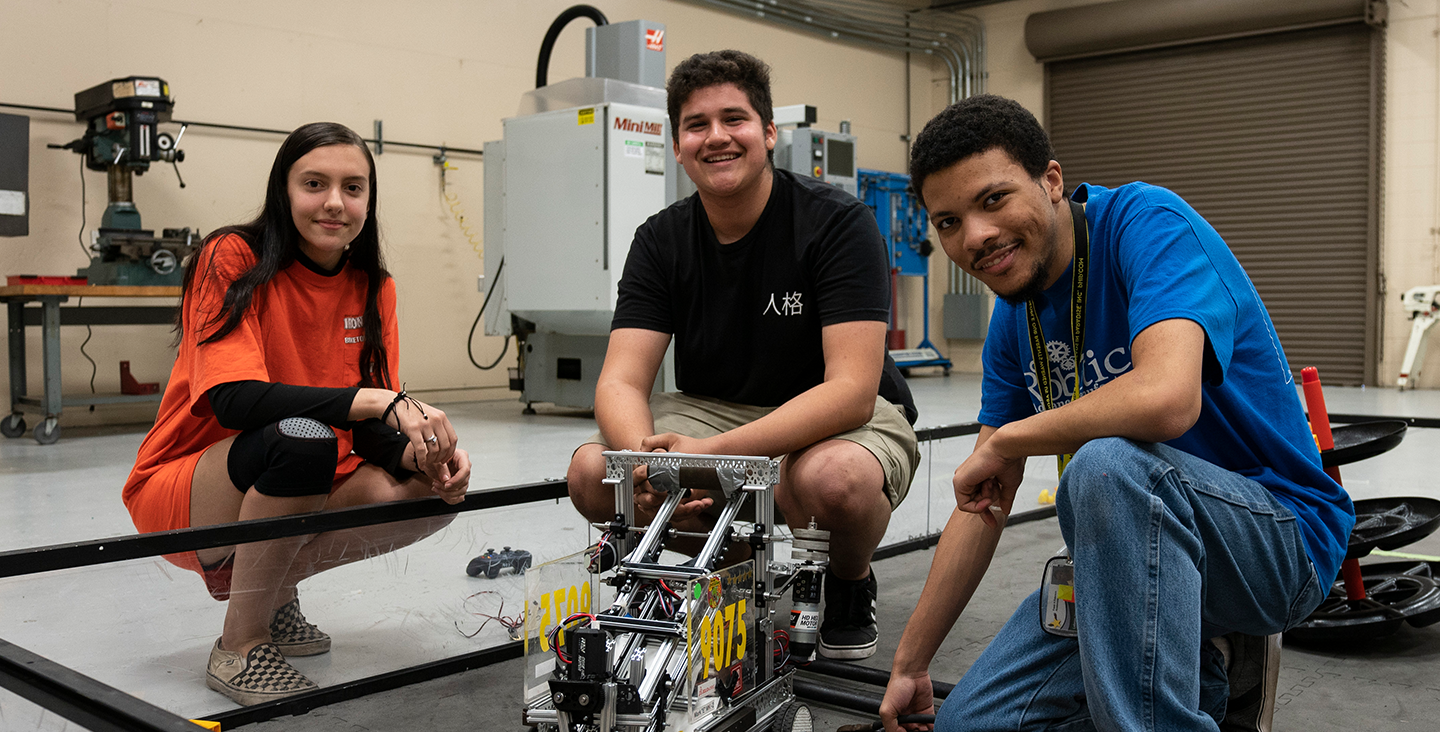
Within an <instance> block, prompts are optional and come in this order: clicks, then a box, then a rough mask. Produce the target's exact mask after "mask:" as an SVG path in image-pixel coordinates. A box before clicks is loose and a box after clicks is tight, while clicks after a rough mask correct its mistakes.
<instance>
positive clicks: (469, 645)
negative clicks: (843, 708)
mask: <svg viewBox="0 0 1440 732" xmlns="http://www.w3.org/2000/svg"><path fill="white" fill-rule="evenodd" d="M911 385H912V388H913V389H914V391H915V394H916V399H917V402H918V403H919V405H920V408H921V417H920V422H919V426H922V427H923V426H937V425H942V424H953V423H959V422H965V421H969V420H972V419H974V415H975V414H976V412H977V411H978V407H979V389H978V387H979V380H978V377H974V376H966V375H959V374H956V375H954V376H951V377H948V378H946V377H939V376H917V377H915V378H913V379H912V380H911ZM1327 400H1328V402H1329V408H1330V411H1332V412H1335V413H1342V412H1343V413H1368V414H1390V415H1407V416H1425V417H1435V416H1440V392H1406V393H1403V394H1402V393H1398V392H1396V391H1394V390H1391V389H1383V390H1382V389H1366V390H1362V389H1329V390H1327ZM446 410H447V412H448V413H449V414H450V415H451V416H452V418H454V420H455V422H456V425H457V431H458V433H459V434H460V437H461V443H462V445H463V446H464V447H466V448H467V449H468V450H470V451H471V453H472V456H473V457H474V459H475V462H476V464H477V466H480V467H479V469H478V470H477V474H476V477H475V480H474V482H473V484H472V487H473V488H488V487H496V486H504V485H513V484H518V483H524V482H531V481H536V480H542V479H547V478H555V477H559V476H562V475H563V474H564V471H565V466H566V464H567V462H568V458H569V455H570V452H571V450H573V448H574V447H575V446H576V445H577V444H578V443H579V442H580V441H581V440H583V439H584V438H585V437H586V436H588V435H589V434H590V433H591V432H592V431H593V430H594V422H593V420H592V419H591V418H590V416H589V415H588V414H584V413H576V412H569V411H564V410H555V409H550V410H544V409H542V412H541V414H539V415H533V416H526V415H523V414H521V413H520V405H519V404H516V403H514V402H482V403H467V404H454V405H446ZM143 436H144V427H143V426H140V427H135V428H104V429H88V430H87V429H73V430H68V431H67V432H66V433H65V435H64V437H63V438H62V440H61V441H60V442H59V443H58V444H56V445H53V446H40V445H37V444H35V443H34V442H33V441H31V440H29V439H19V440H0V494H3V495H4V496H5V499H4V500H3V501H0V551H6V550H12V549H22V548H28V547H35V546H43V545H49V544H56V543H63V542H67V541H81V540H88V539H93V538H98V537H107V536H120V535H127V534H131V533H133V531H134V529H133V526H132V525H131V524H130V521H129V517H128V515H127V514H126V512H125V510H124V508H123V506H122V505H121V504H120V501H119V487H120V486H121V485H122V484H123V482H124V479H125V476H126V475H127V474H128V472H129V468H130V464H131V462H132V461H133V459H134V454H135V450H136V448H137V447H138V445H139V443H140V441H141V439H143ZM973 441H974V440H973V438H955V439H950V440H943V441H937V442H934V443H929V444H926V445H923V446H922V455H923V456H924V458H925V460H924V462H923V464H922V465H921V466H920V469H919V471H918V473H917V475H916V479H915V481H914V483H913V484H912V487H911V490H910V496H909V498H907V500H906V501H905V503H904V504H902V506H901V507H900V509H899V510H898V511H897V512H896V514H895V515H894V516H893V517H892V521H891V525H890V529H889V531H888V533H887V535H886V538H885V542H884V543H886V544H889V543H894V542H898V541H902V540H904V539H907V538H912V537H916V536H923V535H926V534H929V533H932V532H934V531H938V530H939V528H940V527H941V526H942V525H943V523H944V521H945V518H946V517H947V516H948V514H949V511H950V510H951V508H953V505H954V503H953V497H952V495H951V492H950V485H949V477H950V473H951V471H953V469H954V467H955V465H957V464H958V463H959V462H960V461H961V460H963V458H964V456H965V455H967V454H968V453H969V451H970V449H971V446H972V445H973ZM1437 448H1440V430H1423V429H1414V430H1411V431H1410V433H1409V435H1408V436H1407V439H1406V440H1405V442H1404V443H1403V444H1402V445H1401V446H1400V447H1399V448H1397V449H1395V450H1393V451H1392V452H1390V453H1387V454H1386V455H1384V456H1382V457H1379V458H1375V459H1373V460H1370V461H1366V462H1363V463H1359V464H1356V465H1352V466H1347V467H1346V468H1345V471H1344V473H1345V482H1346V486H1347V487H1348V488H1349V489H1350V490H1351V493H1352V495H1353V496H1354V497H1356V498H1357V499H1358V498H1365V497H1373V496H1382V495H1422V496H1437V494H1440V491H1437V489H1436V487H1435V485H1434V479H1433V474H1434V472H1433V470H1431V469H1430V463H1429V458H1430V457H1431V456H1433V455H1434V454H1435V451H1436V450H1437ZM1054 485H1055V478H1054V461H1053V459H1049V458H1037V459H1035V460H1033V461H1032V462H1031V463H1030V465H1029V467H1028V470H1027V475H1026V482H1025V483H1024V484H1023V485H1022V488H1021V499H1020V500H1021V503H1020V504H1019V505H1030V506H1032V507H1033V506H1036V505H1037V504H1036V503H1035V500H1036V499H1035V497H1036V496H1038V495H1039V493H1040V491H1041V490H1042V489H1053V488H1054ZM558 503H565V502H564V501H560V502H558ZM558 503H548V502H547V503H540V504H531V505H527V506H518V507H513V508H507V509H498V510H492V511H485V512H473V513H468V514H465V515H463V516H462V517H460V518H459V519H458V520H457V521H456V522H455V523H454V524H452V525H451V526H450V527H449V528H447V529H445V530H444V531H442V532H440V533H438V534H436V535H435V536H432V537H430V538H429V539H426V540H425V541H422V542H420V543H418V544H416V545H414V546H411V547H408V548H406V549H404V550H401V551H399V552H396V553H393V554H389V555H385V556H382V557H379V558H376V559H374V560H370V561H366V562H360V563H357V564H354V565H350V566H347V567H345V568H342V569H339V570H335V571H332V572H327V573H325V574H322V575H319V576H317V577H315V578H313V579H311V580H309V581H307V582H306V583H305V584H304V585H302V592H303V597H304V598H305V600H304V604H305V609H306V613H307V615H309V616H310V618H311V619H312V620H314V621H315V622H317V623H318V624H320V625H321V626H322V627H323V628H324V629H325V630H326V631H327V632H329V633H330V634H331V635H333V636H334V637H335V638H336V646H335V651H333V652H332V653H331V654H327V655H326V656H322V657H318V658H311V659H299V661H298V662H297V664H296V665H297V666H299V667H300V668H301V670H302V671H304V672H305V673H307V674H308V675H310V676H311V678H313V679H315V680H316V681H317V682H318V683H320V684H321V685H322V686H332V685H335V684H340V683H344V682H346V681H350V680H353V679H357V678H363V677H367V676H371V675H374V674H378V673H384V672H387V671H394V670H398V669H403V668H408V667H411V666H415V665H418V664H422V663H427V662H431V661H436V660H440V659H444V658H450V657H453V656H456V655H459V654H462V653H466V652H470V651H474V650H478V649H481V648H484V647H487V646H491V645H495V644H498V643H502V642H505V641H506V640H507V638H506V637H505V635H504V633H503V631H501V630H500V629H499V628H498V627H497V626H496V624H494V623H491V624H490V625H489V626H487V627H486V628H485V630H484V631H482V632H481V633H480V634H479V635H476V636H475V637H473V638H467V637H466V635H467V634H469V633H470V632H473V631H474V630H475V629H476V628H478V627H479V624H480V619H479V618H478V617H477V616H476V614H475V613H477V612H492V613H493V612H496V611H497V610H498V602H499V600H500V599H501V598H503V599H505V600H506V603H507V604H506V605H505V612H506V614H509V613H510V612H513V611H515V610H517V609H518V608H519V607H520V606H521V605H522V604H523V602H524V599H523V593H524V587H523V581H522V580H520V579H519V578H512V577H510V576H509V575H502V576H501V577H500V578H499V579H497V580H485V579H483V578H471V577H467V576H466V575H465V574H464V567H465V564H466V562H467V561H468V560H469V559H470V558H471V557H473V556H475V555H477V554H479V553H481V552H483V551H484V550H485V549H486V548H488V547H495V548H497V549H498V548H500V547H501V546H506V545H508V546H514V547H520V548H524V549H527V550H529V551H531V552H532V553H533V554H534V555H535V561H536V563H537V564H538V563H540V562H543V561H548V560H551V559H555V558H559V557H562V556H565V555H568V554H571V553H573V552H575V551H578V550H579V549H581V548H582V547H584V546H585V545H586V544H588V543H589V542H590V541H591V540H593V537H592V536H591V532H590V531H589V529H588V527H587V526H585V524H584V523H583V522H581V521H580V520H579V519H578V516H577V515H576V514H575V513H574V512H573V510H572V509H571V508H570V507H569V506H568V505H558ZM1437 542H1440V540H1427V542H1425V543H1422V544H1418V545H1415V547H1410V548H1407V551H1413V552H1416V553H1421V554H1440V543H1437ZM1060 544H1061V542H1060V538H1059V532H1058V528H1056V526H1055V523H1054V521H1053V520H1048V521H1040V522H1035V523H1032V524H1024V525H1019V526H1015V527H1013V528H1012V529H1011V530H1010V531H1008V532H1007V534H1006V538H1005V541H1004V543H1003V544H1002V550H1001V553H1000V555H999V556H998V557H997V560H996V563H997V567H996V568H995V569H994V570H992V571H991V572H990V573H989V575H988V576H987V578H986V580H985V584H983V585H982V589H981V592H980V594H979V595H978V596H977V599H976V601H975V602H974V603H973V604H972V606H971V608H970V609H968V610H967V612H966V614H965V616H964V617H963V618H962V620H961V622H960V623H959V624H958V625H957V627H956V631H955V632H954V633H952V635H951V637H950V639H949V641H948V642H947V644H946V646H945V648H944V649H943V651H942V654H941V655H940V657H938V658H937V661H936V666H935V671H936V676H937V677H938V678H942V679H947V680H951V681H954V680H957V679H958V678H959V676H960V675H961V674H962V673H963V670H964V669H965V668H967V667H968V666H969V664H970V663H971V662H972V661H973V660H974V658H975V657H976V656H977V655H978V653H979V651H980V650H981V649H983V647H984V645H985V643H986V642H987V641H988V639H989V638H990V637H991V636H992V635H993V633H994V632H995V630H996V629H998V627H999V624H1000V623H1002V622H1003V621H1004V620H1005V619H1006V618H1007V617H1008V616H1009V614H1010V613H1011V612H1012V611H1013V610H1014V605H1015V603H1016V602H1018V600H1019V599H1020V598H1021V597H1023V596H1024V595H1025V594H1028V592H1030V590H1031V589H1032V587H1033V585H1034V583H1035V581H1036V576H1037V575H1038V573H1039V568H1040V565H1041V564H1042V563H1043V561H1044V559H1045V558H1046V557H1048V556H1049V555H1050V554H1051V553H1053V552H1054V550H1055V549H1056V548H1057V547H1059V546H1060ZM782 556H783V554H782ZM929 557H930V553H929V552H917V553H913V554H909V555H904V556H901V557H897V558H894V559H890V560H887V561H884V562H880V563H878V564H877V576H878V577H879V578H880V581H881V598H880V617H881V620H882V628H883V631H882V640H881V643H882V647H881V651H880V653H879V654H877V655H876V656H875V657H874V658H872V659H870V661H869V662H868V663H869V664H870V665H873V666H876V667H882V668H883V667H885V666H886V665H888V661H889V658H890V655H891V654H892V653H893V649H894V643H895V642H896V641H897V640H898V638H899V633H900V630H901V629H902V628H903V626H904V622H905V619H906V618H907V617H908V614H909V612H910V609H911V608H913V606H914V603H915V599H916V597H917V596H918V594H919V591H920V588H921V585H922V583H923V578H924V576H925V572H926V571H927V569H928V566H929ZM179 585H183V586H179ZM485 590H491V591H494V592H492V593H487V594H484V595H478V596H477V595H476V593H478V592H481V591H485ZM223 613H224V605H223V604H221V603H216V602H214V601H212V600H210V599H209V597H208V596H207V595H206V594H205V592H204V590H203V587H202V585H201V582H200V580H199V579H198V577H196V576H195V575H193V574H191V573H189V572H186V571H183V570H178V569H176V568H175V567H173V566H172V565H169V564H168V563H166V562H164V561H163V560H161V559H159V558H151V559H146V560H135V561H127V562H119V563H115V564H109V565H102V566H98V567H89V568H82V569H76V570H67V571H61V572H52V573H46V574H43V575H32V576H26V577H17V578H8V579H0V638H4V639H5V640H7V641H10V642H12V643H16V644H18V645H20V646H22V647H24V648H27V649H29V650H31V651H34V652H36V653H39V654H41V655H44V656H46V657H48V658H51V659H53V660H55V661H57V662H60V663H63V664H65V665H67V666H69V667H71V668H74V669H76V670H78V671H80V672H82V673H86V674H88V675H91V676H93V677H95V678H97V679H99V680H101V681H104V682H105V683H108V684H111V685H113V686H115V687H117V688H119V689H121V690H123V691H125V692H127V693H130V694H133V695H135V696H137V697H140V698H144V699H146V700H148V701H151V702H152V703H155V704H158V705H160V706H162V707H164V708H166V709H170V710H172V711H175V712H176V713H178V714H182V715H185V716H190V717H195V716H202V715H204V714H206V713H211V712H220V711H224V710H226V709H232V708H234V706H233V705H232V704H230V703H229V702H228V700H226V699H225V698H223V697H221V696H219V695H218V694H215V693H214V692H211V691H209V690H207V689H205V688H204V684H203V673H204V664H205V658H206V654H207V652H208V649H209V647H210V644H211V643H213V641H214V638H215V636H216V635H217V634H218V632H219V628H220V624H221V621H222V619H223ZM1437 652H1440V626H1437V627H1435V628H1432V629H1425V630H1415V629H1411V628H1409V627H1406V628H1405V629H1403V630H1402V631H1401V632H1400V633H1399V634H1398V635H1397V636H1395V637H1393V638H1392V639H1390V640H1387V641H1385V642H1382V643H1377V644H1371V645H1369V646H1367V647H1365V648H1351V649H1345V650H1344V651H1343V652H1326V653H1321V652H1317V651H1313V650H1311V651H1300V650H1294V649H1287V652H1286V657H1285V658H1286V664H1285V671H1284V672H1283V674H1284V675H1283V676H1282V682H1281V683H1282V687H1281V688H1282V689H1287V690H1288V691H1287V695H1286V696H1283V697H1282V699H1281V702H1282V706H1281V711H1280V714H1279V716H1278V717H1277V729H1295V728H1299V727H1301V726H1302V725H1308V726H1314V727H1317V728H1319V729H1328V728H1341V724H1339V722H1341V721H1345V720H1349V722H1347V723H1345V724H1344V725H1343V727H1344V728H1351V729H1354V728H1366V729H1368V728H1376V729H1390V728H1397V727H1399V726H1401V721H1402V720H1413V721H1411V722H1410V723H1411V724H1417V725H1423V726H1424V728H1426V729H1433V728H1434V722H1433V720H1435V719H1437V718H1440V714H1437V712H1440V690H1437V688H1440V663H1437V661H1436V658H1435V654H1436V653H1437ZM521 674H522V670H521V669H520V667H519V665H518V662H516V663H511V664H500V665H498V666H495V667H492V668H489V669H483V670H479V671H475V672H471V673H469V674H462V675H457V676H454V677H450V678H447V679H440V680H437V681H434V682H430V683H428V684H422V685H417V686H413V687H409V688H406V689H402V690H398V691H396V692H391V693H388V694H384V695H377V696H376V697H372V698H368V699H362V700H356V701H353V702H348V703H345V704H341V705H335V706H332V707H329V708H325V709H321V710H317V711H314V712H312V713H310V714H309V715H306V716H305V717H301V718H288V719H283V720H276V721H275V722H272V723H269V724H268V725H265V726H267V728H277V727H278V728H281V729H297V730H305V729H316V730H330V729H346V730H352V729H410V728H421V727H422V725H427V724H428V725H429V726H430V727H432V728H435V729H473V728H476V727H479V728H482V729H511V728H516V727H518V726H519V724H518V721H519V703H520V692H519V681H520V677H521ZM820 719H821V721H822V722H823V723H821V724H818V725H817V729H825V728H829V729H833V728H834V726H835V725H838V724H842V723H846V722H849V721H855V720H857V719H858V718H857V717H855V716H853V715H847V714H843V713H838V712H837V713H831V712H824V713H822V716H821V718H820ZM1366 720H1368V721H1366ZM831 722H834V724H831ZM74 728H75V726H74V725H70V724H68V723H66V722H64V721H63V720H60V719H58V718H56V717H54V716H53V715H51V714H49V713H48V712H45V711H44V710H42V709H40V708H39V707H36V706H35V705H33V704H30V703H29V702H27V701H25V700H23V699H19V698H18V697H16V696H14V695H12V694H9V693H8V692H4V691H0V730H7V729H26V730H29V729H43V730H63V729H74Z"/></svg>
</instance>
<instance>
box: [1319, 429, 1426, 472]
mask: <svg viewBox="0 0 1440 732" xmlns="http://www.w3.org/2000/svg"><path fill="white" fill-rule="evenodd" d="M1406 427H1407V425H1406V424H1405V423H1404V422H1402V421H1400V420H1398V419H1389V420H1382V421H1379V422H1357V423H1355V424H1343V425H1340V426H1338V427H1332V428H1331V429H1330V433H1331V435H1332V436H1333V437H1334V438H1335V449H1334V450H1326V451H1324V452H1322V453H1320V462H1321V463H1322V464H1324V465H1325V467H1327V468H1329V467H1332V466H1336V465H1348V464H1350V463H1353V462H1356V461H1359V460H1364V459H1365V458H1372V457H1375V456H1376V455H1379V454H1381V453H1385V452H1389V451H1391V450H1393V449H1395V446H1396V445H1399V444H1400V441H1401V440H1403V439H1405V429H1406Z"/></svg>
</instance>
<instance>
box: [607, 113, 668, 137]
mask: <svg viewBox="0 0 1440 732" xmlns="http://www.w3.org/2000/svg"><path fill="white" fill-rule="evenodd" d="M615 129H617V130H623V131H625V132H639V133H640V134H642V135H655V136H656V137H659V136H660V135H662V134H664V132H665V131H664V129H663V128H662V127H661V125H660V123H659V122H636V121H635V120H633V119H627V118H625V117H616V118H615Z"/></svg>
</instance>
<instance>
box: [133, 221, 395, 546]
mask: <svg viewBox="0 0 1440 732" xmlns="http://www.w3.org/2000/svg"><path fill="white" fill-rule="evenodd" d="M195 256H197V257H200V258H201V259H200V260H198V261H197V265H198V266H199V267H200V269H199V271H197V272H196V273H195V280H194V281H193V282H192V284H191V289H190V292H189V293H187V294H186V296H185V300H184V302H183V303H182V307H183V309H184V310H183V313H182V320H181V328H182V333H181V338H180V351H179V353H178V354H177V356H176V358H175V367H174V368H173V369H171V371H170V382H169V384H167V385H166V387H165V397H164V398H163V399H162V400H161V402H160V413H159V415H158V416H157V417H156V418H155V426H154V427H152V428H151V429H150V433H149V434H148V435H146V436H145V441H144V442H143V443H142V444H141V445H140V452H139V455H138V456H137V457H136V460H135V469H134V470H132V471H131V472H130V479H129V480H127V481H126V483H125V489H124V491H123V493H122V494H121V495H122V498H123V500H124V501H125V505H126V507H127V508H129V509H130V511H131V513H132V514H135V518H136V519H137V521H136V523H137V528H139V529H140V530H141V531H156V530H162V529H164V528H183V526H148V527H147V526H140V525H139V524H140V523H141V521H140V520H139V519H140V516H139V515H138V514H137V506H136V505H135V499H136V496H137V494H138V493H140V492H141V491H142V490H144V487H145V484H146V481H147V480H149V479H150V478H151V477H152V476H154V475H156V474H157V473H160V472H163V471H164V469H165V467H166V466H167V465H169V464H171V463H173V462H174V461H177V460H185V459H186V458H190V460H189V462H190V463H191V464H190V465H189V466H188V467H189V469H188V470H186V471H184V472H185V475H184V476H173V477H174V478H180V479H183V480H184V481H185V485H184V486H183V487H182V486H174V487H172V488H174V489H176V490H180V489H182V488H183V497H181V496H178V495H177V500H182V501H183V500H185V498H188V492H189V491H188V487H189V486H188V481H189V475H190V474H191V473H193V470H194V465H193V463H194V461H195V460H196V459H198V455H199V454H200V453H202V452H204V451H205V449H206V448H208V447H210V446H211V445H213V444H215V443H216V442H219V441H220V440H223V439H225V438H226V437H229V436H231V435H235V434H239V431H238V430H230V429H226V428H224V427H221V426H220V423H219V422H218V421H217V420H216V419H215V414H214V412H212V411H211V409H210V399H209V398H208V397H207V396H206V395H205V393H206V392H207V391H209V390H210V388H211V387H214V386H218V385H220V384H224V383H227V382H231V381H267V382H274V383H281V384H291V385H294V386H326V387H351V386H356V385H357V384H359V383H360V349H361V348H362V346H363V341H364V338H365V330H364V324H363V320H364V315H365V286H366V284H367V282H368V278H367V277H366V275H365V273H364V272H363V271H361V270H359V269H356V268H354V267H351V266H348V265H347V266H346V267H345V268H344V269H343V270H341V271H340V273H339V274H336V275H334V276H330V277H327V276H325V275H321V274H317V273H315V272H312V271H311V270H310V269H308V268H306V267H305V265H304V264H302V263H300V262H298V261H297V262H294V263H292V264H291V265H290V266H288V267H286V268H285V269H283V270H281V271H280V272H279V273H278V274H276V275H275V278H274V279H273V280H271V281H270V283H269V284H268V285H265V286H264V287H261V288H258V289H256V290H255V294H254V297H253V298H252V300H251V304H250V308H249V309H248V310H247V311H246V312H245V316H244V317H243V318H242V319H241V320H240V323H239V325H238V326H237V327H236V328H235V330H233V331H231V332H230V333H229V334H228V335H226V336H225V337H224V338H222V339H220V340H219V341H214V342H211V343H207V344H205V345H197V342H198V341H200V340H202V339H203V335H208V334H210V333H213V332H214V331H215V328H216V327H217V325H215V324H211V322H210V321H211V319H212V318H213V317H214V315H215V313H218V312H219V311H220V306H221V303H222V302H223V301H224V297H225V290H226V288H228V287H229V286H230V283H231V282H233V281H234V280H235V279H236V278H237V277H239V276H240V275H241V274H243V273H244V272H245V271H246V270H248V269H249V268H250V267H252V266H253V265H254V264H255V261H256V259H255V255H254V254H253V253H252V252H251V251H250V247H249V246H248V245H246V244H245V242H244V240H242V239H241V238H240V237H239V236H237V235H234V234H230V235H227V236H225V237H223V238H221V239H219V240H216V241H214V242H211V243H210V244H207V245H206V246H205V247H204V248H203V249H201V250H200V251H199V252H197V253H196V254H195ZM378 305H379V311H380V317H381V320H382V322H381V332H382V333H383V334H384V339H385V352H386V356H387V364H388V366H389V369H390V378H391V385H392V387H393V386H398V385H399V383H400V382H399V363H400V359H399V354H400V339H399V336H398V333H397V328H396V321H395V281H394V280H391V279H387V280H386V281H385V283H384V284H383V285H381V287H380V293H379V302H378ZM202 331H203V334H202ZM335 434H336V436H337V437H338V442H339V445H338V450H339V459H340V462H339V465H337V466H336V469H335V482H336V483H337V484H338V483H339V482H340V481H342V480H344V479H345V478H347V477H349V475H350V474H351V473H353V472H354V471H355V470H356V469H357V468H359V467H360V464H361V462H362V460H361V458H360V457H359V456H358V455H354V454H352V453H351V451H350V450H351V446H352V444H353V439H352V437H351V435H350V432H349V430H339V429H337V430H335ZM185 502H186V506H185V509H184V515H186V516H188V514H189V511H188V501H185ZM176 508H179V507H178V506H177V507H176ZM172 523H173V522H172ZM187 524H188V522H187Z"/></svg>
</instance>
